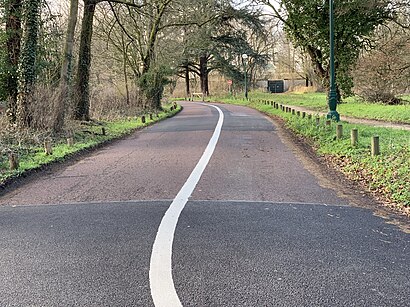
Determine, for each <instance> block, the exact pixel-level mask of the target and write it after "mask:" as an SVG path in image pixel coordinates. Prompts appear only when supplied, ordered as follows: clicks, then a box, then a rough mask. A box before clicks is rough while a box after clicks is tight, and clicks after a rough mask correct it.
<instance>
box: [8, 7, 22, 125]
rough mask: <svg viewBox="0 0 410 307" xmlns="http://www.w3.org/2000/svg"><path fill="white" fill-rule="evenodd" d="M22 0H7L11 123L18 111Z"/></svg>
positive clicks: (9, 109) (9, 112)
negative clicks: (18, 67)
mask: <svg viewBox="0 0 410 307" xmlns="http://www.w3.org/2000/svg"><path fill="white" fill-rule="evenodd" d="M21 6H22V3H21V0H9V1H6V33H7V42H6V45H7V58H6V61H7V63H6V65H7V70H8V74H7V80H6V90H7V96H8V98H7V100H8V112H7V113H8V115H9V120H10V122H11V123H14V122H15V121H16V112H17V93H18V90H17V66H18V62H19V56H20V44H21Z"/></svg>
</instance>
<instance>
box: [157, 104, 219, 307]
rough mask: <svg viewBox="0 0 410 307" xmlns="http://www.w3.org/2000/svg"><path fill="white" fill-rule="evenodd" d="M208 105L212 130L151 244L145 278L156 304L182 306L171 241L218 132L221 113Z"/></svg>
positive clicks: (205, 164) (168, 306) (162, 306)
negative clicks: (213, 124)
mask: <svg viewBox="0 0 410 307" xmlns="http://www.w3.org/2000/svg"><path fill="white" fill-rule="evenodd" d="M208 106H211V107H213V108H215V109H217V110H218V112H219V120H218V123H217V125H216V127H215V131H214V133H213V135H212V137H211V140H210V141H209V143H208V146H207V147H206V149H205V151H204V153H203V154H202V157H201V159H200V160H199V162H198V164H197V165H196V166H195V168H194V170H193V171H192V173H191V175H190V176H189V178H188V179H187V181H186V182H185V184H184V185H183V187H182V188H181V190H180V191H179V192H178V194H177V196H176V197H175V199H174V200H173V202H172V204H171V205H170V206H169V208H168V210H167V212H165V215H164V217H163V218H162V221H161V224H160V225H159V228H158V232H157V236H156V238H155V241H154V245H153V247H152V254H151V264H150V270H149V280H150V287H151V296H152V299H153V300H154V305H155V306H156V307H178V306H182V304H181V301H180V300H179V298H178V294H177V292H176V290H175V286H174V281H173V279H172V243H173V240H174V233H175V228H176V226H177V223H178V219H179V216H180V214H181V212H182V210H183V209H184V207H185V205H186V203H187V202H188V198H189V197H190V196H191V194H192V192H193V191H194V189H195V187H196V185H197V184H198V181H199V179H200V178H201V176H202V173H203V172H204V170H205V168H206V166H207V164H208V162H209V160H210V159H211V156H212V154H213V152H214V150H215V147H216V144H217V142H218V139H219V136H220V134H221V130H222V124H223V121H224V115H223V113H222V111H221V109H220V108H218V107H216V106H213V105H208Z"/></svg>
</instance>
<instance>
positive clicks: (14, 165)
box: [9, 152, 19, 171]
mask: <svg viewBox="0 0 410 307" xmlns="http://www.w3.org/2000/svg"><path fill="white" fill-rule="evenodd" d="M9 165H10V170H11V171H13V170H16V169H18V168H19V158H18V155H17V154H16V153H14V152H10V153H9Z"/></svg>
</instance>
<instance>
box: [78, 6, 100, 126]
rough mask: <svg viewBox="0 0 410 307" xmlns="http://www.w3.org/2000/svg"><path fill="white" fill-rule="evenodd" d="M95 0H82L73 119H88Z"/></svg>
mask: <svg viewBox="0 0 410 307" xmlns="http://www.w3.org/2000/svg"><path fill="white" fill-rule="evenodd" d="M96 5H97V1H93V0H84V15H83V21H82V25H81V39H80V51H79V55H78V71H77V80H76V86H75V89H76V90H75V93H76V96H75V97H74V100H75V106H74V107H75V109H74V115H73V117H74V119H77V120H90V92H89V91H90V84H89V82H90V66H91V38H92V33H93V20H94V13H95V6H96Z"/></svg>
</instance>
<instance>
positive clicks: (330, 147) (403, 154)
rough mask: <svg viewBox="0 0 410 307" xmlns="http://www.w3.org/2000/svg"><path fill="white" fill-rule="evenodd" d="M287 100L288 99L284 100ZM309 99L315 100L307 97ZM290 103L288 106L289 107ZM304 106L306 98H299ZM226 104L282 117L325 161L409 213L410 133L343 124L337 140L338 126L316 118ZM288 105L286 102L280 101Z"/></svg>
mask: <svg viewBox="0 0 410 307" xmlns="http://www.w3.org/2000/svg"><path fill="white" fill-rule="evenodd" d="M283 97H285V96H283ZM308 97H312V96H311V95H308ZM290 99H293V98H289V100H287V103H290V102H289V101H290ZM299 100H300V104H299V105H301V104H302V100H303V96H299ZM218 101H223V102H225V103H232V104H239V105H246V106H249V107H252V108H254V109H257V110H259V111H262V112H264V113H266V114H268V115H272V116H279V117H281V118H283V119H284V120H285V122H286V125H287V127H289V128H290V129H291V130H292V131H294V132H295V133H297V134H298V135H300V136H302V137H304V138H305V139H307V140H308V142H310V143H311V144H312V145H313V147H314V148H315V150H316V151H317V152H318V154H320V155H323V156H324V157H326V159H327V160H328V161H330V162H331V163H332V164H333V165H334V166H335V167H337V168H338V169H340V170H341V171H342V172H343V173H344V174H345V175H346V176H347V177H348V178H350V179H351V180H354V181H357V182H360V183H361V184H363V186H365V187H367V189H369V190H370V191H372V192H374V193H375V195H377V196H378V197H379V198H380V199H382V200H383V202H384V203H387V204H389V205H390V206H392V207H394V208H396V209H399V210H401V211H404V212H409V209H410V180H409V174H410V132H409V131H404V130H395V129H389V128H377V127H370V126H366V125H357V124H354V125H353V124H348V123H346V122H343V123H341V124H342V125H343V131H344V133H343V137H342V138H341V139H336V123H332V124H331V125H330V126H326V124H325V119H324V118H320V122H319V125H317V124H316V119H315V117H314V116H313V117H312V119H309V118H308V117H307V116H306V117H305V118H302V116H298V115H292V113H286V112H283V111H281V110H280V109H275V108H274V107H272V106H271V105H265V104H264V103H261V102H256V101H254V102H246V101H243V100H235V99H229V98H228V99H221V98H220V99H219V100H218ZM281 101H282V102H285V101H286V100H285V99H283V100H281ZM353 128H357V129H358V131H359V142H358V144H357V145H356V146H352V145H351V141H350V131H351V129H353ZM375 135H378V136H379V137H380V151H381V154H380V155H378V156H372V155H371V138H372V136H375Z"/></svg>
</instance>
